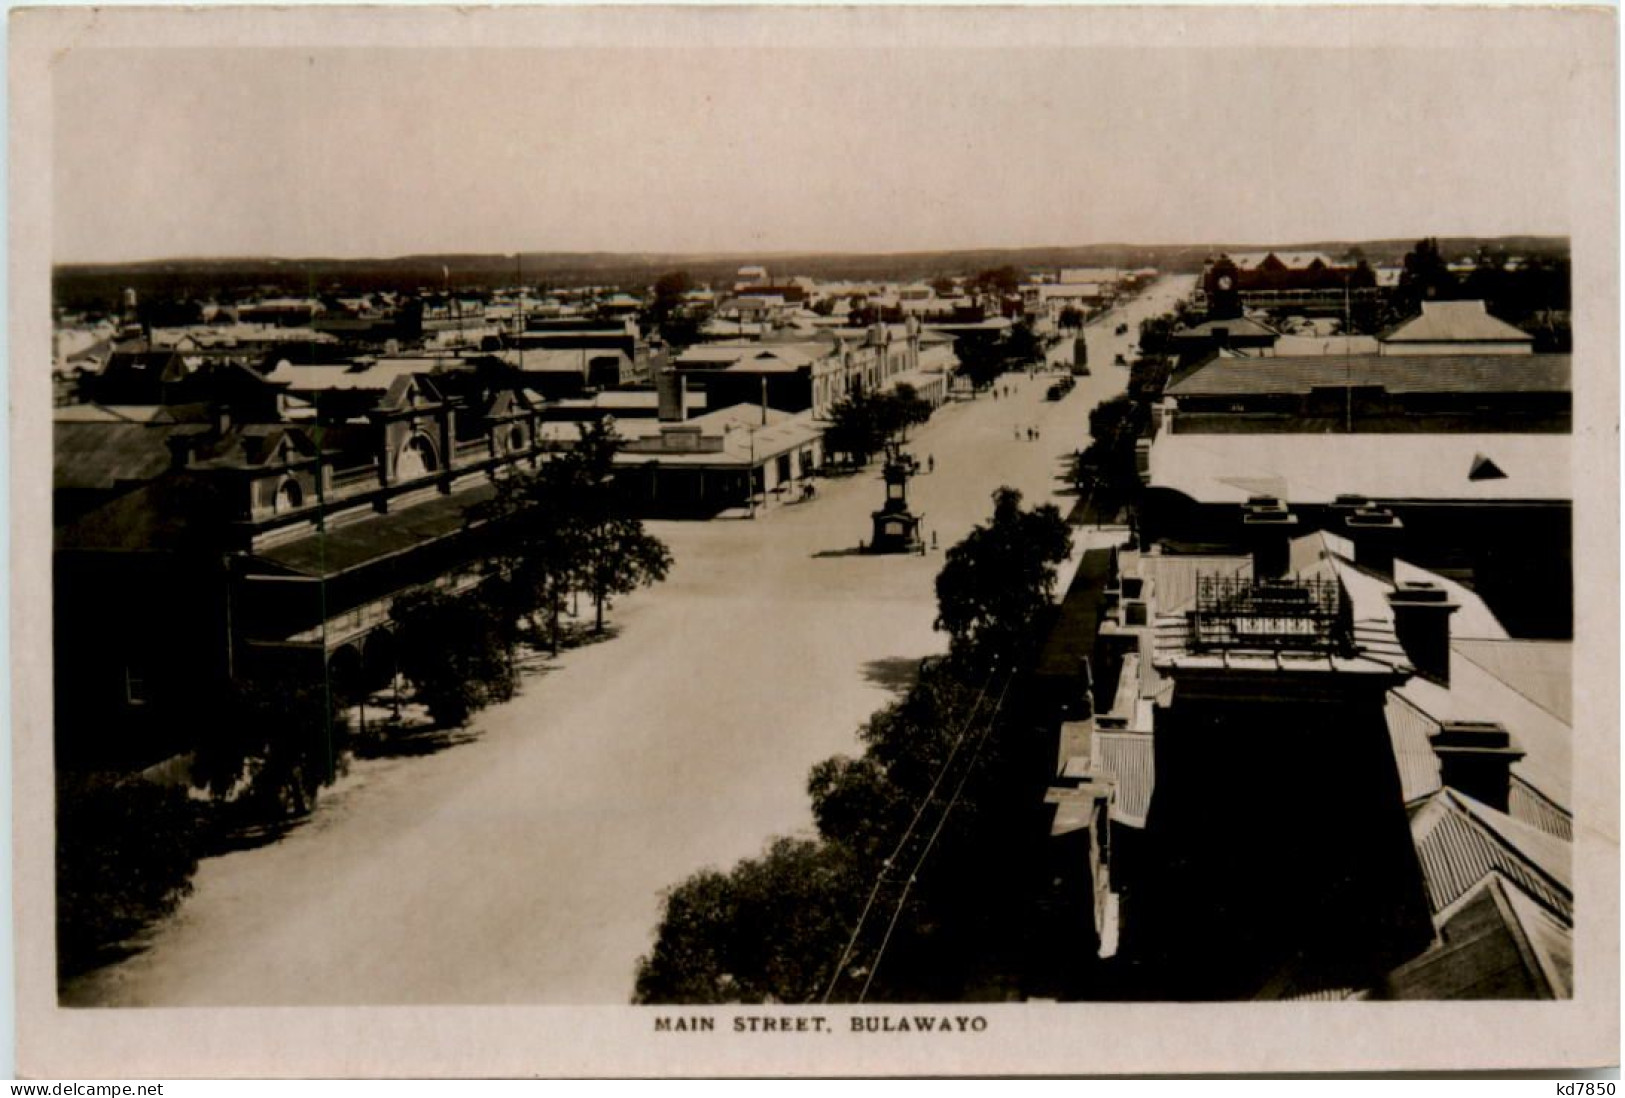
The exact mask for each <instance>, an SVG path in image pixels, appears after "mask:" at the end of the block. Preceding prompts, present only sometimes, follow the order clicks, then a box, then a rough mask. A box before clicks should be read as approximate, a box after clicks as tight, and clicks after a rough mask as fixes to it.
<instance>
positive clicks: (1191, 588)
mask: <svg viewBox="0 0 1625 1098" xmlns="http://www.w3.org/2000/svg"><path fill="white" fill-rule="evenodd" d="M1123 567H1124V570H1125V571H1128V570H1130V569H1133V570H1134V571H1137V572H1138V573H1139V574H1140V575H1141V576H1142V577H1144V578H1146V579H1148V580H1150V581H1151V595H1152V598H1154V599H1155V600H1156V604H1157V612H1158V613H1161V614H1177V613H1179V612H1180V611H1182V610H1184V609H1185V608H1186V607H1188V606H1189V605H1190V603H1191V602H1192V601H1193V600H1194V599H1195V598H1196V580H1197V578H1198V577H1200V576H1251V575H1252V574H1253V561H1252V558H1251V557H1248V556H1229V555H1217V554H1206V553H1188V554H1187V553H1144V554H1140V555H1139V556H1138V560H1137V561H1128V562H1125V564H1124V566H1123Z"/></svg>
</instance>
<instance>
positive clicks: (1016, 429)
mask: <svg viewBox="0 0 1625 1098" xmlns="http://www.w3.org/2000/svg"><path fill="white" fill-rule="evenodd" d="M1010 430H1011V433H1013V434H1014V435H1015V436H1016V441H1017V442H1020V441H1021V428H1020V427H1012V428H1010Z"/></svg>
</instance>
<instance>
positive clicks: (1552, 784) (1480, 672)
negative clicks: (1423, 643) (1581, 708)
mask: <svg viewBox="0 0 1625 1098" xmlns="http://www.w3.org/2000/svg"><path fill="white" fill-rule="evenodd" d="M1503 643H1507V644H1524V643H1530V642H1518V641H1508V642H1503ZM1534 643H1537V644H1538V643H1543V642H1534ZM1450 648H1451V654H1450V685H1449V686H1444V685H1441V684H1439V683H1436V682H1432V681H1430V680H1428V679H1424V678H1421V677H1416V678H1412V679H1411V680H1410V681H1409V682H1406V683H1405V684H1404V685H1402V686H1400V687H1398V688H1397V689H1398V692H1399V694H1400V695H1401V696H1402V697H1403V698H1404V699H1405V700H1406V701H1408V702H1410V703H1411V704H1412V705H1414V706H1415V707H1416V708H1417V709H1418V710H1419V711H1421V712H1423V713H1425V714H1427V715H1428V716H1429V717H1430V718H1432V719H1433V720H1435V721H1449V720H1467V721H1479V720H1493V721H1499V722H1501V724H1503V725H1505V726H1506V730H1507V731H1508V732H1510V733H1511V734H1512V737H1513V739H1515V740H1516V741H1517V744H1518V746H1519V747H1520V748H1521V749H1522V750H1523V751H1524V753H1525V754H1524V757H1523V758H1522V759H1520V760H1519V761H1518V762H1516V763H1514V764H1513V768H1512V771H1513V773H1514V774H1516V775H1518V776H1519V777H1521V778H1523V779H1524V780H1525V781H1527V782H1528V783H1529V784H1530V785H1531V786H1533V787H1534V788H1535V789H1537V790H1538V791H1539V792H1540V793H1541V794H1542V795H1544V796H1545V797H1546V798H1547V799H1548V800H1550V801H1551V802H1552V803H1553V804H1556V805H1558V806H1559V807H1561V808H1564V809H1567V808H1568V807H1569V806H1570V804H1571V803H1572V800H1571V798H1572V793H1571V790H1572V787H1573V773H1572V770H1573V766H1574V731H1573V729H1572V728H1571V727H1570V726H1569V725H1568V724H1567V723H1566V722H1565V721H1563V720H1562V719H1561V718H1559V717H1557V716H1555V715H1554V714H1553V713H1551V712H1550V711H1549V710H1547V709H1545V708H1543V707H1542V706H1540V705H1538V704H1536V703H1535V702H1533V701H1530V700H1529V699H1528V698H1527V697H1525V696H1524V695H1523V694H1521V693H1519V692H1518V691H1517V690H1515V689H1513V688H1512V687H1511V686H1509V685H1507V684H1506V683H1504V682H1502V681H1501V680H1500V679H1499V678H1497V677H1496V676H1495V675H1493V674H1491V673H1490V672H1488V671H1486V670H1484V669H1483V668H1482V667H1480V666H1479V665H1478V664H1476V663H1474V662H1473V661H1472V660H1470V659H1467V658H1466V657H1465V656H1463V655H1462V654H1461V653H1460V651H1459V649H1458V648H1457V645H1456V644H1454V643H1453V644H1452V645H1451V646H1450Z"/></svg>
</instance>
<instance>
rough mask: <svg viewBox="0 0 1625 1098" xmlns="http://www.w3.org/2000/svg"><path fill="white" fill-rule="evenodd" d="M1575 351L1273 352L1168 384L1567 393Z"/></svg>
mask: <svg viewBox="0 0 1625 1098" xmlns="http://www.w3.org/2000/svg"><path fill="white" fill-rule="evenodd" d="M1570 374H1571V364H1570V356H1569V355H1349V356H1346V357H1345V356H1342V355H1293V356H1287V355H1274V356H1267V355H1266V356H1263V357H1256V358H1255V357H1226V356H1220V357H1218V358H1214V359H1211V360H1210V361H1208V362H1207V364H1205V365H1203V366H1201V367H1199V368H1197V369H1196V370H1193V371H1192V372H1191V373H1189V374H1187V375H1186V376H1185V377H1183V378H1181V379H1180V380H1179V381H1177V382H1175V383H1174V384H1172V385H1170V386H1168V390H1167V394H1168V395H1169V396H1171V397H1224V396H1276V395H1291V396H1305V395H1308V394H1309V393H1310V392H1311V391H1313V390H1315V389H1341V388H1344V387H1346V386H1350V385H1352V386H1355V387H1357V388H1371V387H1380V388H1382V389H1384V390H1386V391H1387V392H1390V393H1567V392H1569V391H1570V389H1571V381H1570Z"/></svg>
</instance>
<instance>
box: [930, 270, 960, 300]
mask: <svg viewBox="0 0 1625 1098" xmlns="http://www.w3.org/2000/svg"><path fill="white" fill-rule="evenodd" d="M927 285H928V286H930V287H931V292H932V293H934V294H936V295H937V296H938V297H955V296H957V295H958V293H959V287H957V286H955V285H954V280H953V279H951V278H949V277H948V276H947V275H938V276H937V277H936V278H933V279H932V280H931V281H930V282H929V283H927Z"/></svg>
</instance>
